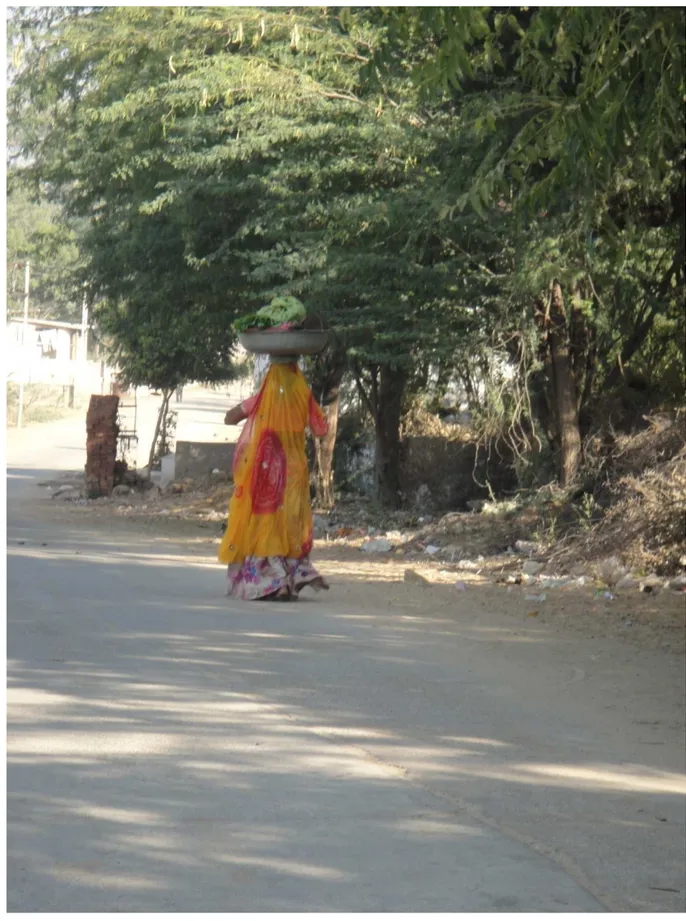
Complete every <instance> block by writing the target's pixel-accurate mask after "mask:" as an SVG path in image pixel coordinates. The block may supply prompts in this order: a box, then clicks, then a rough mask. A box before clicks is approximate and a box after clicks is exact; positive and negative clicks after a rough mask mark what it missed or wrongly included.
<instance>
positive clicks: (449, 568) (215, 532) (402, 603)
mask: <svg viewBox="0 0 686 921" xmlns="http://www.w3.org/2000/svg"><path fill="white" fill-rule="evenodd" d="M66 482H69V480H61V481H51V483H50V484H48V483H45V484H43V488H44V489H45V498H44V499H41V500H39V503H38V505H37V506H36V511H38V510H39V508H40V515H41V516H42V517H45V516H47V518H49V519H50V520H51V521H64V523H65V524H66V523H67V522H68V523H69V524H70V525H71V524H75V523H77V522H78V523H82V524H83V525H84V526H86V525H91V524H94V523H95V522H97V523H98V525H99V526H100V527H103V528H106V529H107V530H116V531H117V532H118V533H119V532H121V531H122V530H124V531H127V532H129V533H131V534H135V535H149V536H150V539H151V541H164V542H168V543H170V544H174V545H178V544H179V543H181V544H183V545H185V548H186V552H187V553H188V554H189V555H192V556H197V557H201V558H206V559H207V560H208V561H211V560H213V559H216V551H217V547H218V545H219V541H220V538H221V522H222V521H223V520H224V518H225V512H223V511H220V509H221V508H222V498H223V497H227V498H228V488H227V487H226V486H220V487H217V488H215V489H214V490H210V491H209V493H207V494H203V495H202V496H201V497H200V498H198V497H197V496H191V495H188V494H181V495H167V496H157V498H153V497H152V496H149V497H146V495H145V494H142V495H141V494H132V495H130V496H126V497H120V498H117V497H113V498H112V499H109V500H99V501H95V502H89V503H87V504H86V503H83V504H81V503H78V502H68V501H60V500H59V499H57V500H53V499H50V498H49V496H50V494H51V490H54V489H55V488H57V487H58V486H59V485H60V483H66ZM82 502H83V500H82ZM360 543H361V541H360V540H359V539H358V540H357V541H355V540H348V541H346V540H326V539H322V540H318V541H315V549H314V552H313V560H314V562H315V564H316V565H317V567H318V568H319V569H320V570H321V571H322V573H323V574H324V575H325V576H326V577H327V578H328V579H329V581H330V583H331V592H332V594H334V593H335V595H336V597H337V601H339V602H340V603H342V604H345V605H349V606H350V607H355V606H356V605H358V606H359V605H360V603H361V601H362V599H363V598H364V601H365V603H366V604H367V605H369V603H370V600H371V601H372V603H373V605H374V606H377V605H378V606H379V607H380V608H382V609H383V608H394V609H397V610H398V611H399V612H400V611H402V612H410V613H411V614H413V615H416V616H418V617H421V615H422V613H423V612H426V611H427V610H429V609H434V608H437V609H446V608H450V609H451V610H452V611H453V612H455V613H458V614H459V616H460V617H465V618H467V619H469V620H471V619H473V618H478V616H479V612H480V611H486V610H488V611H491V612H501V613H502V614H503V615H506V616H507V617H508V618H509V619H510V620H511V622H512V629H513V631H515V632H516V633H517V634H521V635H522V636H526V635H527V633H530V632H532V631H534V630H535V629H536V628H537V627H538V625H547V626H549V627H550V628H552V629H553V630H554V631H556V632H558V631H560V632H565V631H571V632H573V633H576V634H584V635H586V636H588V638H589V640H591V641H593V640H594V639H596V638H597V639H601V638H602V639H606V638H613V639H616V640H617V642H618V650H619V648H620V647H621V646H622V645H624V644H627V645H628V646H630V647H636V646H639V647H641V648H650V649H655V650H657V649H662V650H664V651H665V652H668V653H670V654H677V655H683V654H684V652H685V651H686V594H684V593H681V594H677V593H676V592H672V591H668V590H666V589H664V590H660V591H657V592H652V593H650V594H644V593H642V592H638V591H636V590H613V591H612V592H609V593H608V592H607V586H606V585H602V584H601V583H600V582H596V581H594V580H593V579H589V580H588V581H587V583H586V584H585V585H583V586H580V585H578V584H574V585H572V586H564V587H560V588H553V589H546V588H545V587H544V586H540V585H538V584H536V583H535V582H530V583H529V584H511V583H512V579H513V577H514V573H516V572H517V571H518V567H519V566H520V563H518V561H516V560H513V559H512V558H511V557H508V556H505V555H501V556H497V555H496V556H491V557H488V558H486V559H484V560H483V561H482V563H481V564H480V565H479V566H478V568H477V570H476V571H470V570H465V569H463V568H461V566H460V565H459V564H458V563H451V562H446V561H445V560H433V559H431V558H429V557H427V556H426V554H425V553H423V552H421V551H418V550H413V549H403V550H397V551H395V550H393V551H391V552H386V553H363V552H361V551H360V549H359V544H360ZM217 565H219V564H217ZM508 577H509V578H510V584H508V583H507V582H506V581H505V580H506V579H507V578H508ZM527 596H529V597H527ZM542 596H545V597H542Z"/></svg>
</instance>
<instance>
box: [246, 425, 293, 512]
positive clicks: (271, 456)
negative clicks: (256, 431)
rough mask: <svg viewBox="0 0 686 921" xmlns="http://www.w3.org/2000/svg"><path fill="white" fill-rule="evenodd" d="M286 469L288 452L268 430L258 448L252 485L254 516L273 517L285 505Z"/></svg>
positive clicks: (270, 430)
mask: <svg viewBox="0 0 686 921" xmlns="http://www.w3.org/2000/svg"><path fill="white" fill-rule="evenodd" d="M286 469H287V462H286V452H285V451H284V449H283V445H282V444H281V441H280V439H279V436H278V435H277V434H276V432H274V431H273V430H272V429H267V430H266V431H264V432H262V437H261V438H260V443H259V444H258V446H257V452H256V454H255V462H254V466H253V471H252V482H251V484H250V494H251V496H252V510H253V513H254V514H256V515H271V514H273V513H274V512H276V511H277V509H278V508H279V506H280V505H281V504H282V503H283V496H284V491H285V488H286Z"/></svg>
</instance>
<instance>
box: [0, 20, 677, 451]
mask: <svg viewBox="0 0 686 921" xmlns="http://www.w3.org/2000/svg"><path fill="white" fill-rule="evenodd" d="M683 25H684V13H683V10H680V9H678V8H630V9H624V8H605V7H598V8H588V7H574V8H562V7H560V8H514V9H512V10H510V11H500V10H497V9H494V8H490V7H478V8H474V7H469V8H467V7H464V8H460V7H414V8H413V7H403V8H400V7H398V8H356V9H353V10H344V9H338V8H312V7H301V8H295V9H293V10H287V9H285V8H283V9H282V8H269V9H258V8H253V7H248V8H234V7H191V8H158V7H141V8H136V7H126V8H123V7H122V8H115V7H106V8H97V7H96V8H90V7H83V8H61V9H51V8H39V7H35V8H34V7H24V8H18V9H17V10H15V11H14V12H13V14H12V17H11V20H10V40H11V47H12V52H13V54H12V67H13V72H12V83H11V86H10V92H9V100H8V105H9V108H8V111H9V117H10V128H11V131H10V134H11V144H12V152H13V155H14V156H15V161H16V162H15V171H16V174H17V176H19V177H21V179H22V182H23V183H24V184H25V186H24V187H28V188H31V189H32V190H33V192H34V194H36V195H38V194H39V195H41V196H42V197H43V198H46V197H47V198H48V199H50V200H52V201H55V202H57V203H59V206H60V207H61V208H63V209H64V213H65V215H66V218H65V220H68V221H69V222H70V223H69V224H65V226H69V227H71V226H72V223H71V222H79V221H80V222H82V224H81V225H78V224H76V225H74V226H76V227H78V243H79V248H80V251H81V252H82V253H83V257H84V258H83V266H82V271H81V274H80V276H79V278H80V280H82V281H85V282H86V283H87V285H88V290H89V296H90V298H91V299H92V300H93V301H94V302H96V303H97V307H96V310H95V313H96V317H97V319H98V322H99V323H100V324H101V326H102V328H103V330H104V332H105V333H106V335H107V336H108V337H109V340H110V342H111V344H112V348H113V349H114V350H115V352H116V354H117V355H118V356H119V360H120V361H121V363H122V365H123V367H124V368H125V370H126V373H127V375H128V376H129V378H130V380H131V381H132V382H141V383H143V382H145V383H151V384H153V385H154V386H157V387H160V388H170V387H174V386H177V385H178V384H179V383H183V381H184V380H188V379H189V378H195V379H198V380H208V381H211V380H218V379H221V377H222V376H227V375H230V374H231V373H232V350H233V348H234V345H235V337H236V331H240V330H241V329H243V328H244V325H245V323H246V322H249V323H251V324H259V323H261V322H263V320H264V315H262V319H258V318H257V317H258V311H259V308H260V307H261V305H263V304H264V303H265V301H266V300H269V299H271V298H275V297H284V296H289V297H290V296H295V297H297V298H298V299H299V300H301V301H302V302H304V303H305V304H306V305H307V308H308V311H309V312H310V313H315V314H318V315H320V316H322V317H323V319H324V320H325V321H326V323H327V325H330V326H332V327H333V328H334V330H335V336H334V340H333V346H332V348H331V351H330V352H329V353H327V354H328V358H329V361H330V363H331V364H332V365H334V364H336V362H337V361H339V360H340V356H341V355H342V354H346V355H347V359H348V367H349V369H350V370H351V371H353V372H354V373H355V375H356V378H357V380H358V381H359V382H360V384H361V385H362V386H363V387H364V386H366V387H367V396H368V398H369V400H370V403H374V404H375V405H374V407H373V415H374V417H375V421H376V422H377V423H379V421H380V419H381V417H382V416H383V413H384V405H385V402H388V400H387V399H386V397H385V396H384V393H383V392H382V390H383V388H380V387H379V383H380V381H381V380H385V381H388V380H389V375H390V377H393V379H394V380H395V381H396V383H397V386H399V387H403V388H405V389H406V391H407V393H408V394H412V393H416V392H421V391H422V390H424V389H426V387H427V386H428V384H427V382H428V381H429V380H431V379H433V378H434V377H437V379H438V380H439V381H441V382H442V383H444V382H445V381H447V380H449V379H450V378H451V377H454V376H456V377H458V378H459V379H460V380H461V381H463V382H464V387H465V393H466V395H467V399H468V402H469V404H470V407H471V408H472V410H473V411H474V412H475V414H476V415H477V417H478V418H479V420H480V424H481V425H482V430H483V432H484V433H485V437H486V438H487V439H491V440H493V439H497V438H500V437H502V436H503V434H505V435H506V436H507V437H508V439H509V440H510V442H511V443H512V445H513V446H514V448H515V454H516V456H517V457H518V462H521V463H523V464H526V458H527V457H528V456H529V455H530V454H531V453H532V452H533V453H534V454H536V455H537V456H538V455H540V451H541V444H540V442H541V437H540V434H539V433H541V432H543V431H544V432H546V433H547V435H548V436H549V439H550V441H551V443H553V444H556V439H557V441H559V431H558V430H556V426H557V429H559V425H557V423H559V420H557V423H556V420H555V411H554V410H555V407H554V403H555V398H556V391H555V383H554V374H553V371H552V370H551V355H552V354H553V346H552V344H551V343H553V340H554V336H553V330H552V321H551V318H550V310H549V301H550V291H551V285H552V284H553V283H559V285H560V286H561V290H562V292H563V295H564V315H563V316H562V317H561V319H560V323H561V324H562V325H561V327H560V329H556V331H555V332H556V335H557V336H558V339H559V340H560V341H563V343H564V346H565V348H566V349H567V351H568V353H569V366H570V371H569V374H570V375H571V376H572V377H573V381H572V387H571V389H572V391H573V392H574V394H575V398H576V401H577V403H578V408H579V411H580V414H581V415H580V425H581V428H582V429H583V430H584V431H586V430H588V429H590V427H592V425H593V424H594V420H593V418H592V417H593V412H594V408H595V407H596V406H597V405H598V396H599V395H601V394H604V393H608V392H611V391H613V389H614V390H616V389H617V388H618V387H619V386H620V385H621V384H622V381H623V375H625V374H626V373H627V371H631V372H632V373H635V374H638V375H642V376H647V377H648V378H649V386H650V388H651V392H654V393H655V394H656V395H659V396H660V399H664V400H666V401H669V400H676V399H678V398H679V396H680V394H682V393H683V350H682V349H681V348H680V345H679V337H681V339H682V340H683V336H684V333H685V332H686V331H685V330H684V319H683V299H682V293H683V251H684V181H683V165H684V160H683V157H684V154H683V151H684V143H683V141H684V134H683V113H682V108H683V99H684V76H683V51H684V39H683V35H684V29H683ZM56 213H57V212H56ZM60 213H61V212H60ZM61 220H62V218H61V217H60V221H61ZM32 233H33V231H32ZM48 236H50V235H48ZM32 239H33V238H32ZM53 239H55V238H53ZM69 239H70V240H71V239H73V238H69ZM13 245H14V249H13V250H12V251H13V252H17V253H18V252H20V251H23V250H21V246H20V245H19V244H18V243H17V244H13ZM21 245H22V246H24V247H25V245H24V244H21ZM26 245H28V244H26ZM32 245H33V244H32ZM46 245H47V243H46ZM25 248H26V247H25ZM15 261H18V260H15ZM72 261H73V260H72ZM65 264H69V265H72V262H70V261H69V260H65ZM74 264H75V265H76V264H77V263H74ZM70 272H71V269H70ZM72 274H73V273H72ZM546 305H548V306H546ZM246 314H247V317H246ZM239 318H240V319H239ZM268 321H269V324H270V325H272V324H273V322H275V321H274V318H273V317H269V318H268ZM279 322H283V320H279ZM321 379H322V380H325V379H326V375H325V374H322V375H321ZM391 427H392V426H391ZM391 441H392V438H391Z"/></svg>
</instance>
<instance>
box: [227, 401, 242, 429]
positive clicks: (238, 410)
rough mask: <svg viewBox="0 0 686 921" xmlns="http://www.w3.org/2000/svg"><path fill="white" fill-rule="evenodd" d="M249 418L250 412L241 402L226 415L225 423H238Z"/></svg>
mask: <svg viewBox="0 0 686 921" xmlns="http://www.w3.org/2000/svg"><path fill="white" fill-rule="evenodd" d="M247 418H248V414H247V413H246V411H245V410H244V409H243V404H242V403H239V404H238V406H234V407H233V408H232V409H230V410H229V411H228V412H227V414H226V415H225V416H224V425H238V423H239V422H242V421H243V420H244V419H247Z"/></svg>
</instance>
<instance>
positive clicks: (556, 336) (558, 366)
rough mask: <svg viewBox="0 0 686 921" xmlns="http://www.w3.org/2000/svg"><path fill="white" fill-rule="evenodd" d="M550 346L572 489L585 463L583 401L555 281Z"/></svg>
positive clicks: (563, 481) (563, 466)
mask: <svg viewBox="0 0 686 921" xmlns="http://www.w3.org/2000/svg"><path fill="white" fill-rule="evenodd" d="M549 322H550V327H549V331H548V345H549V348H550V364H551V371H552V381H551V383H552V387H553V394H554V407H555V421H556V429H557V434H558V439H559V448H560V466H559V471H560V485H561V486H570V485H571V484H572V483H573V482H574V480H575V479H576V476H577V473H578V471H579V463H580V460H581V433H580V430H579V400H578V395H577V392H576V381H575V376H574V370H573V367H572V360H571V354H570V344H569V331H568V328H567V322H566V314H565V305H564V298H563V296H562V287H561V285H560V283H559V282H558V281H554V282H553V284H552V286H551V291H550V313H549Z"/></svg>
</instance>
